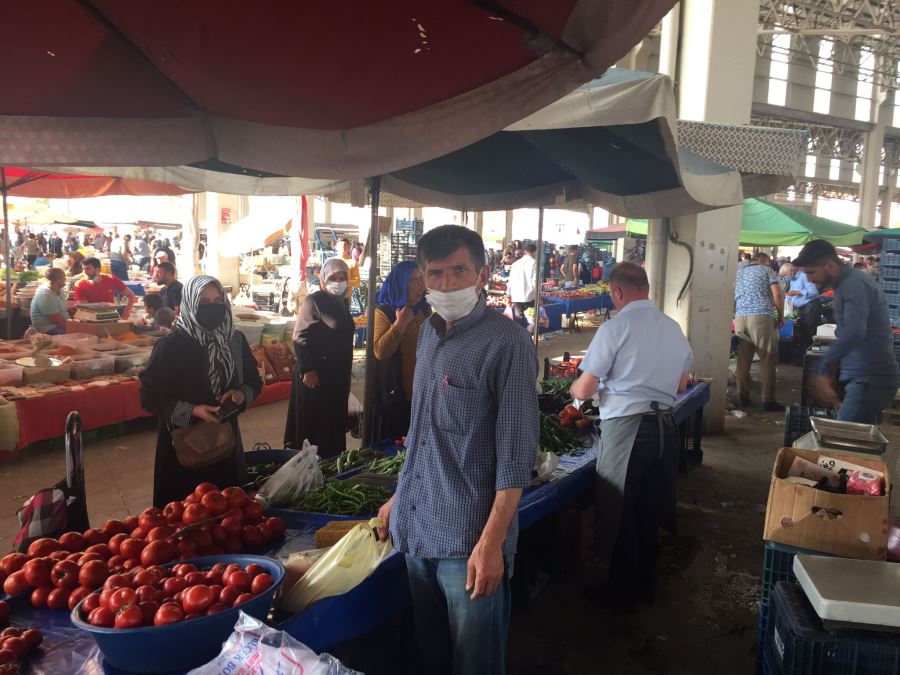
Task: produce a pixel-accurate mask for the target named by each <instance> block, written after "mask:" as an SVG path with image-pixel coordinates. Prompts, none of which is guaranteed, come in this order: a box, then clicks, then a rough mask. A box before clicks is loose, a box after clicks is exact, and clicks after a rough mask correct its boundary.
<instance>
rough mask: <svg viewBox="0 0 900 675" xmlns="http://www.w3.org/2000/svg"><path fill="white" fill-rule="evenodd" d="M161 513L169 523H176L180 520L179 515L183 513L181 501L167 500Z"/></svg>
mask: <svg viewBox="0 0 900 675" xmlns="http://www.w3.org/2000/svg"><path fill="white" fill-rule="evenodd" d="M163 515H164V516H165V518H166V521H167V522H168V523H169V524H170V525H177V524H178V523H180V522H181V516H182V515H184V504H182V503H181V502H169V503H168V504H166V506H165V508H163Z"/></svg>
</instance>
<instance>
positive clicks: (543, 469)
mask: <svg viewBox="0 0 900 675" xmlns="http://www.w3.org/2000/svg"><path fill="white" fill-rule="evenodd" d="M558 466H559V455H557V454H556V453H555V452H539V453H538V458H537V461H536V462H535V463H534V470H535V472H536V473H537V476H535V480H536V481H538V482H539V483H543V482H544V481H547V480H549V479H550V476H552V475H553V472H554V471H556V467H558Z"/></svg>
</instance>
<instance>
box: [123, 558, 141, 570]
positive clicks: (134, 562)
mask: <svg viewBox="0 0 900 675" xmlns="http://www.w3.org/2000/svg"><path fill="white" fill-rule="evenodd" d="M140 566H141V561H140V560H138V559H137V558H129V559H128V560H126V561H125V562H124V563H123V564H122V567H124V568H125V569H126V570H133V569H136V568H138V567H140Z"/></svg>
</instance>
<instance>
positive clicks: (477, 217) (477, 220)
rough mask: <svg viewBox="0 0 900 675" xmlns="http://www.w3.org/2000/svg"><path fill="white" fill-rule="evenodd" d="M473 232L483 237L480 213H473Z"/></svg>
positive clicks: (482, 218) (482, 219)
mask: <svg viewBox="0 0 900 675" xmlns="http://www.w3.org/2000/svg"><path fill="white" fill-rule="evenodd" d="M475 231H476V232H477V233H478V236H479V237H481V236H484V213H483V212H481V211H476V212H475Z"/></svg>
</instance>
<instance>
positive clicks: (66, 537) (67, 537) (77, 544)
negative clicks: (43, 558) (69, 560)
mask: <svg viewBox="0 0 900 675" xmlns="http://www.w3.org/2000/svg"><path fill="white" fill-rule="evenodd" d="M59 545H60V546H62V547H63V548H64V549H66V550H67V551H68V552H69V553H77V552H78V551H83V550H84V549H85V547H86V544H85V541H84V536H82V535H80V534H78V532H66V533H65V534H63V535H62V536H61V537H60V538H59Z"/></svg>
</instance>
